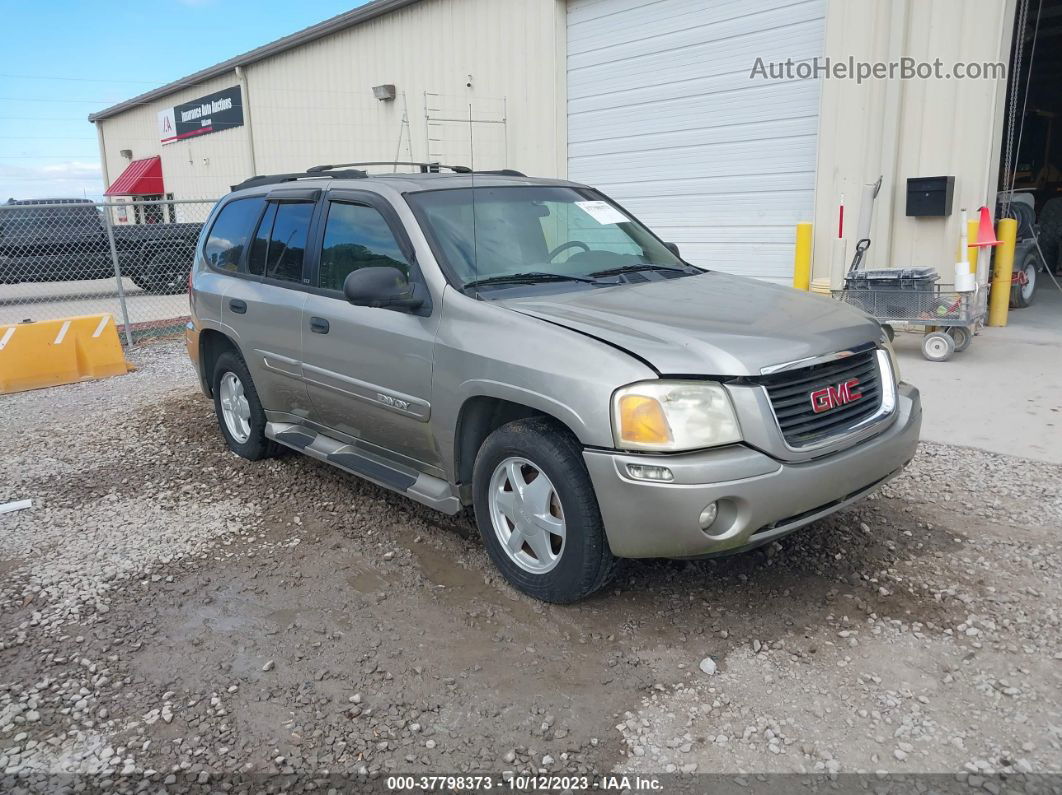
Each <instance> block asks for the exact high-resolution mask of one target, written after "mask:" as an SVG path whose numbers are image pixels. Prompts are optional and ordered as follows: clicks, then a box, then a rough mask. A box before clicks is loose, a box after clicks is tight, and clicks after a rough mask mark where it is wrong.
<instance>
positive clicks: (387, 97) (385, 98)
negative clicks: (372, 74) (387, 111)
mask: <svg viewBox="0 0 1062 795" xmlns="http://www.w3.org/2000/svg"><path fill="white" fill-rule="evenodd" d="M372 95H373V96H374V97H376V98H377V99H378V100H380V101H381V102H390V101H391V100H393V99H394V98H395V96H397V94H396V92H395V86H394V83H386V84H385V85H382V86H373V87H372Z"/></svg>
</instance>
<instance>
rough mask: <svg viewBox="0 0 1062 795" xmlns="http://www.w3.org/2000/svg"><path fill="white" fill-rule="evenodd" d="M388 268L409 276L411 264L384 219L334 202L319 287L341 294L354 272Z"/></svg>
mask: <svg viewBox="0 0 1062 795" xmlns="http://www.w3.org/2000/svg"><path fill="white" fill-rule="evenodd" d="M385 266H389V267H392V268H398V269H399V270H400V271H402V272H403V273H405V274H406V275H407V276H408V275H409V261H408V260H407V259H406V256H405V255H404V254H403V253H402V250H401V249H400V248H399V246H398V241H396V240H395V236H394V235H393V234H392V233H391V228H390V227H389V226H388V225H387V221H385V220H384V217H383V216H382V215H380V213H379V211H377V210H376V209H374V208H372V207H367V206H365V205H363V204H345V203H342V202H332V204H331V205H330V207H329V209H328V222H327V223H326V224H325V233H324V245H323V246H322V249H321V269H320V276H319V286H320V287H322V288H325V289H327V290H342V289H343V282H344V281H346V278H347V276H348V275H349V274H350V273H351V272H352V271H356V270H358V269H359V268H371V267H385Z"/></svg>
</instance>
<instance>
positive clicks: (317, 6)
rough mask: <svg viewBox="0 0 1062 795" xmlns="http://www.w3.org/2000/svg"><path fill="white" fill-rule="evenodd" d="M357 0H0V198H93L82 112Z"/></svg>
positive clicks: (88, 131) (92, 167) (89, 142)
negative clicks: (0, 47) (0, 39)
mask: <svg viewBox="0 0 1062 795" xmlns="http://www.w3.org/2000/svg"><path fill="white" fill-rule="evenodd" d="M365 1H366V0H297V2H291V0H140V2H129V0H99V1H98V2H88V0H35V1H33V2H27V0H0V13H2V16H0V18H2V19H3V22H4V31H3V33H2V36H3V51H4V57H3V60H2V61H0V202H3V201H7V199H8V198H9V197H13V198H17V199H25V198H44V197H48V198H58V197H67V196H70V197H86V196H87V197H88V198H99V197H100V196H101V194H102V193H103V191H104V185H103V182H102V177H101V175H100V163H99V146H98V143H97V139H96V128H95V126H94V125H92V124H91V123H89V121H88V115H89V113H92V112H95V111H99V110H103V109H104V108H106V107H108V106H110V105H114V104H115V103H117V102H120V101H122V100H124V99H129V98H130V97H133V96H136V95H137V94H141V93H143V92H145V91H149V90H151V89H152V88H156V87H158V86H161V85H163V84H165V83H169V82H171V81H173V80H176V79H178V78H181V77H184V76H186V75H189V74H191V73H193V72H196V71H198V70H200V69H204V68H206V67H208V66H212V65H214V64H216V63H219V62H220V61H224V60H226V59H228V58H231V57H233V56H234V55H239V54H240V53H242V52H247V51H248V50H253V49H254V48H255V47H258V46H261V45H262V44H267V43H268V42H271V41H273V40H275V39H279V38H281V37H282V36H286V35H288V34H289V33H294V32H295V31H297V30H301V29H302V28H305V27H308V26H310V25H313V24H315V23H317V22H320V21H322V20H325V19H328V18H329V17H333V16H335V15H336V14H341V13H343V12H344V11H349V10H350V9H351V8H354V7H355V6H359V5H362V4H363V3H364V2H365Z"/></svg>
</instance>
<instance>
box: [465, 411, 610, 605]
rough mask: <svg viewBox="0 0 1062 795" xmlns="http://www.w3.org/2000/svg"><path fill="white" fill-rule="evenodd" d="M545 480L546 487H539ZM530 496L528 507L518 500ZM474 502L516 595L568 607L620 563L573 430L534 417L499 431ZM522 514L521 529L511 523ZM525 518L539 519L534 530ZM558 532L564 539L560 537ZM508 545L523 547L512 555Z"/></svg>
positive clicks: (484, 456) (481, 462) (478, 477)
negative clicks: (511, 514)
mask: <svg viewBox="0 0 1062 795" xmlns="http://www.w3.org/2000/svg"><path fill="white" fill-rule="evenodd" d="M543 475H544V476H545V477H546V481H545V483H544V484H543V485H541V486H539V487H535V486H534V484H535V483H536V482H538V483H540V484H542V481H540V480H539V478H540V477H542V476H543ZM517 479H519V482H517ZM524 489H529V491H528V492H527V497H526V502H525V501H524V500H525V498H523V497H520V496H518V495H521V494H523V493H524ZM492 493H494V494H495V495H496V496H494V497H493V498H492V496H491V495H492ZM504 494H511V495H514V496H513V497H510V498H504V497H503V495H504ZM472 496H473V503H474V505H475V511H476V524H477V526H478V527H479V532H480V535H481V536H482V538H483V543H484V544H485V545H486V547H487V553H488V554H489V555H490V558H491V560H492V561H493V562H494V565H495V566H496V567H497V568H498V570H499V571H500V572H501V573H502V575H503V576H504V577H505V579H506V580H507V581H508V582H509V583H510V584H511V585H512V586H513V587H514V588H516V589H517V590H519V591H522V592H523V593H525V594H527V595H528V596H531V597H534V598H535V599H539V600H541V601H543V602H554V603H557V604H568V603H571V602H576V601H578V600H580V599H583V598H585V597H587V596H589V595H590V594H592V593H594V591H597V590H598V589H599V588H601V587H603V586H604V585H605V584H606V583H607V582H608V581H609V579H611V577H612V574H613V572H614V570H615V563H616V559H615V557H613V555H612V551H611V550H610V549H609V546H608V539H607V538H606V536H605V528H604V524H603V523H602V521H601V511H600V510H599V508H598V504H597V496H596V495H595V494H594V488H593V484H591V482H590V475H589V474H588V473H587V471H586V465H585V464H584V463H583V458H582V447H581V446H580V444H579V442H578V441H577V440H576V439H575V438H574V437H573V436H572V435H571V433H570V432H569V431H568V430H567V429H566V428H563V427H561V426H560V425H558V424H557V423H555V422H554V421H552V420H549V419H546V418H540V417H533V418H529V419H521V420H515V421H513V422H510V423H508V424H507V425H503V426H502V427H500V428H498V429H497V430H495V431H494V432H493V433H492V434H491V435H490V436H488V437H487V440H486V441H485V442H484V443H483V446H482V447H481V448H480V449H479V452H478V454H477V455H476V462H475V466H474V469H473V475H472ZM517 511H519V512H520V513H519V515H517V516H516V517H515V518H517V519H522V521H520V522H519V523H517V522H514V521H512V520H511V519H509V518H508V515H509V514H510V513H515V512H517ZM525 511H530V512H534V516H535V517H537V521H535V522H534V523H532V521H531V517H530V516H529V514H528V513H526V512H525ZM558 523H559V524H558ZM543 528H546V529H545V530H543ZM557 529H563V536H560V535H558V534H557V533H555V532H553V531H555V530H557ZM525 531H528V532H525ZM503 539H506V541H515V543H520V542H521V541H522V542H523V543H521V545H520V547H519V548H518V549H516V550H515V551H514V552H510V551H509V547H508V545H507V544H506V543H504V542H503ZM532 544H534V545H535V546H534V547H532Z"/></svg>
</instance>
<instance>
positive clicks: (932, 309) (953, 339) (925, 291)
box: [840, 279, 988, 362]
mask: <svg viewBox="0 0 1062 795" xmlns="http://www.w3.org/2000/svg"><path fill="white" fill-rule="evenodd" d="M840 298H841V300H842V301H844V302H845V303H847V304H850V305H852V306H854V307H857V308H858V309H862V310H863V311H864V312H866V313H868V314H870V315H873V316H874V318H875V319H876V320H877V321H878V322H879V323H881V324H882V325H883V326H886V330H887V331H888V332H889V336H890V337H891V336H892V333H891V332H892V329H891V326H892V324H896V323H903V324H906V325H908V326H921V327H922V328H923V329H924V330H925V336H923V337H922V355H923V356H924V357H925V358H926V359H929V360H930V361H932V362H943V361H947V360H948V359H950V358H951V357H952V355H953V354H955V353H956V352H957V351H963V350H965V349H966V348H967V347H968V346H969V344H970V342H971V341H972V340H973V336H974V333H975V331H976V330H977V327H978V326H979V325H981V324H983V322H984V317H985V314H986V312H987V307H988V286H987V285H978V287H977V288H976V289H975V290H974V291H972V292H964V293H960V292H954V291H949V290H943V289H941V288H940V286H939V285H935V284H924V283H923V284H921V285H919V286H917V287H915V288H898V287H892V286H890V287H887V288H879V287H870V286H866V283H865V282H863V283H855V282H854V280H851V279H849V280H847V282H846V286H845V289H844V290H842V291H841V295H840Z"/></svg>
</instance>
